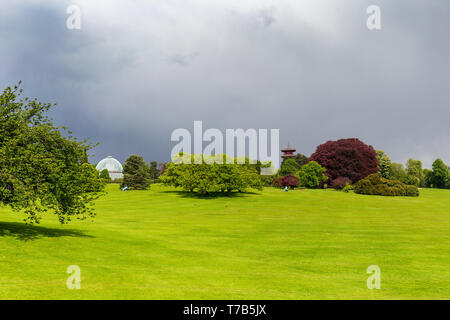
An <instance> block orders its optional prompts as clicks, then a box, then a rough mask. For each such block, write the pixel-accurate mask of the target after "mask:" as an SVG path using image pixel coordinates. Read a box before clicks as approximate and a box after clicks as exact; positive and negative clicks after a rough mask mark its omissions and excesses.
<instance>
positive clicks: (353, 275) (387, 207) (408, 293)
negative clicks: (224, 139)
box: [0, 185, 450, 299]
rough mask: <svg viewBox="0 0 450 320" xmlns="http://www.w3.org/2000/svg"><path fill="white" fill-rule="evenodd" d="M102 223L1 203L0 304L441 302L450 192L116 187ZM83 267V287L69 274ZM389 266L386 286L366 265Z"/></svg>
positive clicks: (449, 247)
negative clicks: (196, 191)
mask: <svg viewBox="0 0 450 320" xmlns="http://www.w3.org/2000/svg"><path fill="white" fill-rule="evenodd" d="M96 208H97V217H96V219H95V221H93V222H91V221H74V222H72V223H71V224H69V225H64V226H61V225H59V223H58V222H57V220H56V217H54V216H52V215H49V216H48V217H46V218H45V219H43V221H42V222H41V225H40V226H27V225H24V224H23V222H22V219H23V216H22V215H20V214H16V213H12V212H11V211H10V210H9V209H8V208H4V207H3V208H0V298H1V299H405V298H408V299H429V298H436V299H444V298H449V297H450V190H430V189H424V190H421V195H420V197H418V198H400V197H399V198H389V197H377V196H363V195H357V194H353V193H343V192H337V191H333V190H301V191H293V192H283V191H281V190H278V189H271V188H269V189H266V190H264V191H263V192H260V193H250V194H239V195H235V196H230V197H219V198H197V197H192V196H186V195H185V194H183V193H180V192H177V191H175V190H174V189H170V188H165V187H162V186H158V185H156V186H152V189H151V190H149V191H131V192H121V191H119V190H118V187H117V185H110V186H108V195H106V196H105V197H103V198H101V199H100V200H99V201H98V202H97V206H96ZM69 265H78V266H79V267H80V268H81V277H82V280H81V289H80V290H68V289H67V288H66V279H67V277H68V276H69V275H68V274H66V269H67V267H68V266H69ZM369 265H378V266H379V267H380V268H381V290H369V289H368V288H367V286H366V280H367V277H368V276H369V275H368V274H366V269H367V267H368V266H369Z"/></svg>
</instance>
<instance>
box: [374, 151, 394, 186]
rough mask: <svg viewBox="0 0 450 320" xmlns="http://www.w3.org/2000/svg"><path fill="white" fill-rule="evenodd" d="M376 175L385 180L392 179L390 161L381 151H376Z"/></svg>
mask: <svg viewBox="0 0 450 320" xmlns="http://www.w3.org/2000/svg"><path fill="white" fill-rule="evenodd" d="M377 159H378V173H379V174H380V175H381V176H382V177H383V178H385V179H391V178H392V168H391V159H389V157H388V156H387V154H386V153H384V151H382V150H377Z"/></svg>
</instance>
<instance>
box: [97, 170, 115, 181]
mask: <svg viewBox="0 0 450 320" xmlns="http://www.w3.org/2000/svg"><path fill="white" fill-rule="evenodd" d="M100 178H101V179H103V180H104V181H105V182H106V183H111V182H112V179H111V176H110V175H109V172H108V169H103V170H102V171H101V172H100Z"/></svg>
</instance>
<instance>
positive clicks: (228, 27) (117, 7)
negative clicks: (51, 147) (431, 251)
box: [0, 0, 450, 166]
mask: <svg viewBox="0 0 450 320" xmlns="http://www.w3.org/2000/svg"><path fill="white" fill-rule="evenodd" d="M71 3H72V1H71V2H69V1H37V0H35V1H31V0H28V1H21V2H18V1H16V2H10V3H8V4H6V5H4V6H3V10H2V11H1V12H0V40H1V42H0V65H1V67H2V72H1V73H0V84H1V85H2V87H5V86H6V85H11V84H14V83H15V82H17V81H18V80H19V79H22V80H23V81H24V89H25V91H26V94H27V95H30V96H33V97H34V96H35V97H38V98H39V99H40V100H43V101H51V102H56V103H58V104H59V107H58V108H57V109H56V110H55V111H54V113H53V114H54V117H55V119H56V120H57V122H58V123H59V124H64V125H67V126H69V127H70V128H71V129H72V131H73V132H74V133H75V134H76V135H77V136H79V137H80V138H84V137H90V138H91V139H92V140H93V141H95V142H100V145H99V147H97V148H96V150H95V151H94V153H95V155H96V160H99V159H100V158H101V157H104V156H107V155H113V156H116V157H117V158H118V159H119V160H121V161H123V160H125V158H126V157H127V156H128V155H129V154H130V153H137V154H142V155H144V157H145V158H146V159H147V160H148V161H150V160H159V161H162V160H168V158H169V155H170V150H171V148H172V146H173V144H171V143H170V134H171V132H172V130H174V129H176V128H180V127H183V128H187V129H189V130H192V125H193V121H194V120H203V124H204V127H205V128H210V127H215V128H219V129H223V130H224V129H225V128H239V127H243V128H251V127H255V128H279V129H280V135H281V144H287V142H288V141H289V142H290V144H291V145H293V146H295V147H296V148H297V149H298V151H300V152H302V153H305V154H307V155H309V154H311V153H312V152H313V151H314V149H315V147H316V146H317V145H318V144H320V143H323V142H325V141H327V140H330V139H338V138H346V137H359V138H360V139H362V140H363V141H365V142H366V143H369V144H372V145H373V146H374V147H375V148H377V149H383V150H385V151H386V152H387V153H388V154H389V155H390V156H391V158H392V159H393V160H394V161H398V162H405V161H406V160H407V158H408V157H414V158H417V159H421V160H423V161H424V162H425V164H426V165H427V166H430V164H431V162H432V161H433V159H435V158H437V157H441V158H443V159H444V161H446V162H447V163H449V162H450V150H449V148H448V141H449V138H450V126H449V125H448V119H449V117H450V110H449V103H450V94H449V90H448V85H449V75H450V72H449V71H450V70H449V61H448V57H449V56H450V52H449V51H450V45H449V41H448V35H447V33H448V30H450V22H449V19H448V13H449V12H450V10H449V9H450V5H449V3H448V2H447V1H434V2H432V3H426V2H424V1H395V2H394V1H370V2H369V1H359V2H355V1H339V2H338V3H337V2H336V1H309V2H305V1H302V2H299V1H269V0H267V1H237V0H236V1H227V2H223V1H220V2H219V1H200V0H199V1H195V0H190V1H176V0H172V1H134V2H130V1H114V2H111V1H104V0H99V1H95V2H93V1H78V2H77V1H73V3H78V4H79V5H80V7H81V9H82V28H81V30H68V29H67V28H66V24H65V21H66V19H67V17H68V15H67V14H66V8H67V6H68V5H69V4H71ZM370 4H377V5H379V6H380V7H381V14H382V30H379V31H369V30H368V29H367V28H366V18H367V14H366V8H367V6H368V5H370Z"/></svg>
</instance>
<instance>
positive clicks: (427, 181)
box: [423, 169, 433, 188]
mask: <svg viewBox="0 0 450 320" xmlns="http://www.w3.org/2000/svg"><path fill="white" fill-rule="evenodd" d="M423 175H424V179H423V180H424V185H425V187H427V188H431V187H432V185H433V181H432V179H433V170H430V169H423Z"/></svg>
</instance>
